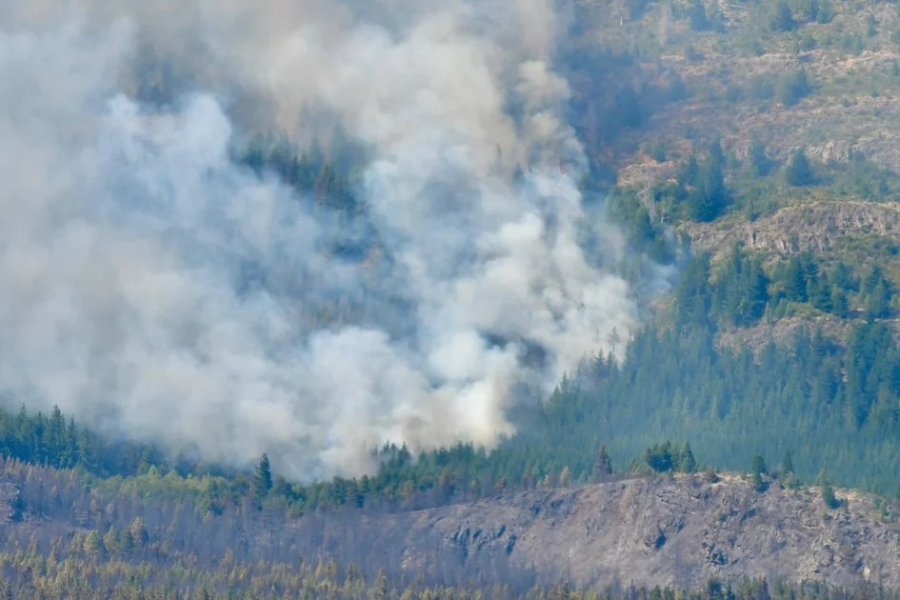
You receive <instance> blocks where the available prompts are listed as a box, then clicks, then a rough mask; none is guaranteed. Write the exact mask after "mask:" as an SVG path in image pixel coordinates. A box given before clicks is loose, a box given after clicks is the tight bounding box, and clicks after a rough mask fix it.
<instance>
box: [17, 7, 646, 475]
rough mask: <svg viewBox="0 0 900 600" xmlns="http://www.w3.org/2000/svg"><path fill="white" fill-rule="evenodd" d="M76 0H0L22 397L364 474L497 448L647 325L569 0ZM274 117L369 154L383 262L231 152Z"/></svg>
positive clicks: (276, 123) (308, 140)
mask: <svg viewBox="0 0 900 600" xmlns="http://www.w3.org/2000/svg"><path fill="white" fill-rule="evenodd" d="M59 4H66V3H58V2H53V1H46V2H42V1H35V0H12V1H11V2H6V3H4V4H3V5H2V6H0V81H3V85H2V86H0V180H2V181H3V185H2V186H0V286H2V290H0V390H2V392H3V394H4V396H5V397H7V398H10V399H12V400H13V401H15V402H25V403H26V404H27V405H30V406H35V407H42V408H46V407H49V406H51V405H53V404H56V405H58V406H60V408H62V409H63V410H64V411H67V412H69V413H71V414H74V415H76V416H77V417H78V418H79V419H81V420H82V421H84V422H86V423H89V424H92V425H94V426H96V427H99V428H101V429H102V430H105V431H112V432H117V433H119V434H123V435H127V436H129V437H132V438H135V439H140V440H151V441H155V442H159V443H162V444H163V445H165V447H167V448H169V449H172V450H173V451H184V452H196V453H199V455H201V456H202V457H204V458H206V459H208V460H215V461H225V462H229V463H233V464H247V463H249V462H250V461H253V460H254V459H255V458H256V457H258V456H259V454H260V453H261V452H263V451H268V452H269V454H270V455H271V456H272V457H273V460H274V461H275V462H276V465H277V467H278V468H279V469H280V470H281V471H282V472H285V473H287V474H289V475H291V476H294V477H298V478H305V479H306V478H313V477H322V476H328V475H332V474H344V475H353V474H359V473H361V472H364V471H365V470H367V469H370V468H371V467H372V465H371V463H370V461H371V456H370V454H369V451H370V449H371V448H373V447H376V446H380V445H382V444H384V443H386V442H395V443H407V444H409V445H410V446H412V447H413V448H416V449H423V448H429V447H435V446H438V445H443V444H450V443H454V442H456V441H460V440H470V441H473V442H476V443H478V444H484V445H487V446H490V445H492V444H495V443H496V442H497V441H498V439H499V438H500V437H501V436H503V435H507V434H511V433H512V432H513V428H512V426H511V425H510V423H509V422H508V420H507V418H506V413H507V409H508V408H509V407H510V405H511V403H513V402H515V401H517V399H518V398H520V397H523V396H527V395H531V396H534V395H539V394H541V393H546V392H547V391H548V390H549V389H551V388H552V386H553V385H554V384H555V383H556V381H558V379H559V377H561V376H562V374H563V373H565V372H566V371H570V370H572V369H573V368H575V367H576V366H577V364H578V362H579V361H580V360H581V359H582V358H583V357H585V356H588V355H592V354H595V353H597V352H610V351H613V352H616V351H619V350H620V349H621V344H623V343H624V341H626V340H627V339H628V336H629V334H630V332H632V331H633V329H634V327H635V326H636V313H637V311H636V307H635V303H634V300H633V298H632V297H631V293H630V291H629V286H628V284H627V283H626V281H625V280H624V279H623V278H622V277H621V276H619V275H617V274H616V272H615V268H614V267H615V265H617V264H618V263H619V262H620V261H621V260H622V258H623V256H624V252H625V248H624V242H623V239H622V237H621V236H620V235H619V233H618V232H617V231H616V230H615V229H614V228H612V227H610V226H609V225H607V224H605V223H603V222H602V221H600V220H597V219H596V218H589V216H588V215H587V214H586V213H585V209H584V208H583V206H582V198H581V195H580V193H579V191H578V188H577V179H578V178H579V177H580V176H581V174H582V173H583V169H584V159H583V153H582V149H581V147H580V145H579V144H578V142H577V140H576V138H575V136H574V134H573V132H572V130H571V129H570V128H569V127H568V126H567V125H566V123H565V122H564V120H563V119H562V118H561V115H562V114H563V112H564V107H565V104H566V102H567V100H568V97H569V88H568V85H567V83H566V81H565V80H564V79H563V78H561V77H560V76H559V75H558V74H556V73H555V72H554V71H553V69H552V64H551V57H552V50H553V44H554V36H555V31H556V29H557V27H558V19H560V18H561V17H560V16H559V15H558V14H557V13H556V12H555V11H554V9H553V6H552V4H551V3H550V2H549V1H540V0H528V1H526V0H519V1H517V2H499V1H498V2H489V1H486V2H465V1H462V0H450V1H442V2H428V1H416V2H412V1H409V0H383V1H382V2H368V3H362V2H360V3H353V2H331V1H329V2H325V1H321V2H320V1H315V0H313V1H299V2H298V1H292V2H287V1H284V2H281V1H272V2H264V3H259V4H254V3H246V2H238V1H237V0H226V1H222V0H218V1H215V2H212V1H206V0H182V1H180V2H177V3H176V2H170V1H162V2H152V3H147V2H138V1H134V2H121V1H116V2H113V1H109V2H106V1H103V0H96V1H86V2H84V3H82V4H81V5H78V6H75V7H72V6H67V7H66V8H65V9H63V8H59V6H58V5H59ZM260 132H286V133H287V135H288V136H289V137H290V139H291V140H292V143H294V144H296V145H297V146H298V147H304V146H307V145H309V144H312V143H318V144H322V145H323V146H325V147H328V146H329V145H331V146H335V147H336V146H339V145H348V144H349V145H352V146H353V147H355V148H358V149H360V153H361V155H362V157H363V158H362V159H360V162H361V164H362V174H361V177H360V182H361V183H360V190H359V191H358V193H359V194H360V196H361V197H362V198H363V199H364V200H365V203H366V206H367V209H368V215H369V219H370V220H371V227H372V229H373V230H374V231H375V232H376V235H377V238H378V240H379V248H380V251H381V252H383V253H384V254H386V255H387V256H389V258H385V257H384V256H381V257H379V256H371V257H368V258H367V259H366V260H357V261H352V260H344V259H341V258H340V257H336V256H334V254H333V252H331V251H330V250H329V248H330V242H331V241H333V240H334V239H335V238H336V236H339V235H341V234H342V233H343V230H342V228H344V227H347V226H348V225H347V223H345V222H342V221H341V220H339V219H336V218H333V217H331V216H329V215H327V214H323V213H322V212H317V211H315V210H313V209H311V208H309V207H310V206H311V205H312V203H309V202H302V201H301V200H302V199H298V198H297V192H296V191H294V190H292V189H291V188H289V187H288V186H287V185H285V184H284V183H283V182H281V181H279V180H278V178H277V177H276V176H275V175H273V174H268V173H264V174H262V175H258V174H257V173H255V172H254V171H252V170H250V169H249V168H247V167H245V166H242V165H241V164H239V163H238V162H237V161H235V160H234V159H233V155H234V151H235V148H238V147H240V145H241V144H243V143H244V142H245V141H246V140H247V139H248V138H249V137H250V136H252V135H255V134H258V133H260ZM585 240H590V242H591V245H592V247H593V248H594V249H595V251H592V252H591V255H590V256H588V255H587V254H586V253H585V251H584V250H583V247H584V245H585ZM248 273H249V274H252V275H248ZM348 305H349V306H353V307H356V309H355V310H351V311H349V313H350V314H349V316H347V315H344V316H342V317H341V318H329V317H328V316H327V315H328V314H334V313H335V312H340V310H339V307H340V306H348ZM335 307H338V308H335ZM344 312H348V311H344Z"/></svg>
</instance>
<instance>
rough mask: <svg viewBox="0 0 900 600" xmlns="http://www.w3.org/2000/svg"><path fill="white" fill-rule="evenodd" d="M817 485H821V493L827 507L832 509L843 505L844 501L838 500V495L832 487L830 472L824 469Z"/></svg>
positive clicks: (817, 480)
mask: <svg viewBox="0 0 900 600" xmlns="http://www.w3.org/2000/svg"><path fill="white" fill-rule="evenodd" d="M816 485H818V486H819V494H820V495H821V497H822V502H823V503H824V504H825V506H826V507H828V508H830V509H832V510H834V509H836V508H840V507H841V504H842V503H841V501H840V500H838V498H837V496H835V495H834V488H833V487H831V482H830V481H829V480H828V474H827V473H826V472H825V470H824V469H823V470H822V471H821V472H820V473H819V477H818V478H817V479H816Z"/></svg>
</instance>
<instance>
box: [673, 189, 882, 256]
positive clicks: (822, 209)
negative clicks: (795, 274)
mask: <svg viewBox="0 0 900 600" xmlns="http://www.w3.org/2000/svg"><path fill="white" fill-rule="evenodd" d="M682 231H683V232H684V233H686V234H687V235H688V236H690V238H691V241H692V243H693V246H694V248H696V249H699V250H709V251H711V252H713V253H717V254H722V253H724V252H729V251H730V250H731V248H732V247H733V246H734V244H735V243H742V244H744V245H745V247H746V248H748V249H752V250H763V251H768V252H776V253H778V254H782V255H790V254H796V253H798V252H804V251H806V252H814V253H822V252H827V251H829V250H831V249H833V248H836V247H839V246H838V245H839V244H841V243H843V242H844V241H846V239H847V238H850V237H879V238H887V239H890V240H892V241H894V242H897V243H900V203H895V202H891V203H884V204H875V203H871V202H849V201H847V202H818V203H812V204H799V205H795V206H789V207H786V208H783V209H781V210H779V211H778V212H776V213H775V214H773V215H770V216H768V217H764V218H762V219H759V220H757V221H752V222H740V223H734V222H729V221H721V222H715V223H685V224H683V225H682Z"/></svg>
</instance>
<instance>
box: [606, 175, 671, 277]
mask: <svg viewBox="0 0 900 600" xmlns="http://www.w3.org/2000/svg"><path fill="white" fill-rule="evenodd" d="M609 215H610V217H611V218H612V220H613V221H614V222H616V223H618V224H620V225H622V226H623V227H624V228H625V231H626V232H627V234H628V240H629V242H630V243H631V244H632V246H634V247H635V249H637V250H639V251H641V252H644V253H646V254H647V255H648V256H649V257H650V258H652V259H653V260H656V261H657V262H661V263H670V262H671V261H672V260H673V259H674V254H675V253H674V250H673V249H672V247H671V242H670V241H669V239H668V238H667V237H666V231H665V228H664V227H663V226H662V224H660V223H655V222H654V221H653V220H652V219H651V218H650V213H649V211H648V210H647V208H646V207H645V206H644V203H643V202H641V199H640V198H639V196H638V194H637V193H636V192H635V191H634V190H622V189H619V188H615V189H613V191H612V192H611V194H610V198H609Z"/></svg>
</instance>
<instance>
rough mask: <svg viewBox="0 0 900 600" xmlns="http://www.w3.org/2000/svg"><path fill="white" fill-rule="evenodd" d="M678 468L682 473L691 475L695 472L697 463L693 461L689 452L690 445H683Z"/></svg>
mask: <svg viewBox="0 0 900 600" xmlns="http://www.w3.org/2000/svg"><path fill="white" fill-rule="evenodd" d="M678 466H679V470H680V471H681V472H683V473H693V472H694V471H696V470H697V461H696V460H695V459H694V453H693V452H691V445H690V444H689V443H687V442H685V443H684V449H683V450H682V451H681V459H680V460H679V465H678Z"/></svg>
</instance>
